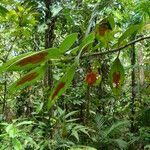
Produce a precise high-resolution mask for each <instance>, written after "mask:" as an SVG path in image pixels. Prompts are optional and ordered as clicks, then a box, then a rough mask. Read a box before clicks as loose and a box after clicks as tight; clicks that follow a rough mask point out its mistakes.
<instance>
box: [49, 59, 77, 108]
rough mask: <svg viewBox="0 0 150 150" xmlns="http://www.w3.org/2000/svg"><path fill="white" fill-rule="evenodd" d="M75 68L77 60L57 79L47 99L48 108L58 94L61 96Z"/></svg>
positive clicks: (70, 80)
mask: <svg viewBox="0 0 150 150" xmlns="http://www.w3.org/2000/svg"><path fill="white" fill-rule="evenodd" d="M76 68H77V62H75V63H74V64H73V65H72V66H71V67H69V68H68V69H67V72H66V74H65V75H64V76H63V77H62V78H61V79H60V80H59V81H58V83H57V84H56V86H55V87H54V89H53V90H52V92H51V94H50V98H49V100H48V110H49V109H50V107H51V106H52V105H53V104H54V103H55V101H56V100H57V99H58V97H59V96H61V95H62V94H63V93H64V92H65V91H66V90H67V89H68V87H69V86H70V84H71V82H72V79H73V77H74V74H75V71H76Z"/></svg>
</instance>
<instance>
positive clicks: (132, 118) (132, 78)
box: [131, 44, 136, 132]
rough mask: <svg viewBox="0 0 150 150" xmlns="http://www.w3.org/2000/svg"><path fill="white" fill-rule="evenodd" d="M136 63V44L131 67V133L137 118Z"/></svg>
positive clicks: (132, 49) (133, 48)
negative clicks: (135, 105) (135, 117)
mask: <svg viewBox="0 0 150 150" xmlns="http://www.w3.org/2000/svg"><path fill="white" fill-rule="evenodd" d="M135 63H136V56H135V44H132V45H131V65H132V72H131V87H132V89H131V132H135V126H134V116H135V107H134V103H135V97H136V93H135V92H136V91H135V82H136V81H135Z"/></svg>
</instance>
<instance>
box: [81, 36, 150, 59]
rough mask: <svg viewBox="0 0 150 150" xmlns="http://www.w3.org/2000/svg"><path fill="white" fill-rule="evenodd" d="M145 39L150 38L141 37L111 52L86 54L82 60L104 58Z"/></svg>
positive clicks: (148, 37) (149, 37)
mask: <svg viewBox="0 0 150 150" xmlns="http://www.w3.org/2000/svg"><path fill="white" fill-rule="evenodd" d="M145 39H150V36H145V37H141V38H138V39H136V40H133V41H131V42H129V43H127V44H126V45H124V46H121V47H119V48H115V49H112V50H109V51H105V52H96V53H91V54H89V53H88V54H84V55H82V56H81V58H85V57H97V56H102V55H105V54H109V53H115V52H118V51H120V50H123V49H125V48H126V47H128V46H130V45H132V44H135V43H137V42H140V41H142V40H145Z"/></svg>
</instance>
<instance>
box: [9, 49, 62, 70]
mask: <svg viewBox="0 0 150 150" xmlns="http://www.w3.org/2000/svg"><path fill="white" fill-rule="evenodd" d="M61 55H62V54H61V53H60V51H59V49H57V48H50V49H47V50H43V51H40V52H37V53H34V54H32V55H29V56H26V57H24V58H22V59H20V60H18V61H16V62H14V63H13V64H12V65H11V66H10V67H9V68H8V69H7V70H8V71H17V70H28V69H31V68H34V67H36V66H38V65H39V64H41V63H43V62H46V61H47V60H48V59H56V58H58V57H59V56H61Z"/></svg>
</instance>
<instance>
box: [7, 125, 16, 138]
mask: <svg viewBox="0 0 150 150" xmlns="http://www.w3.org/2000/svg"><path fill="white" fill-rule="evenodd" d="M5 130H6V132H7V133H8V134H9V137H11V138H14V137H16V136H17V129H16V128H15V127H14V125H13V124H9V125H8V126H7V127H6V129H5Z"/></svg>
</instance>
